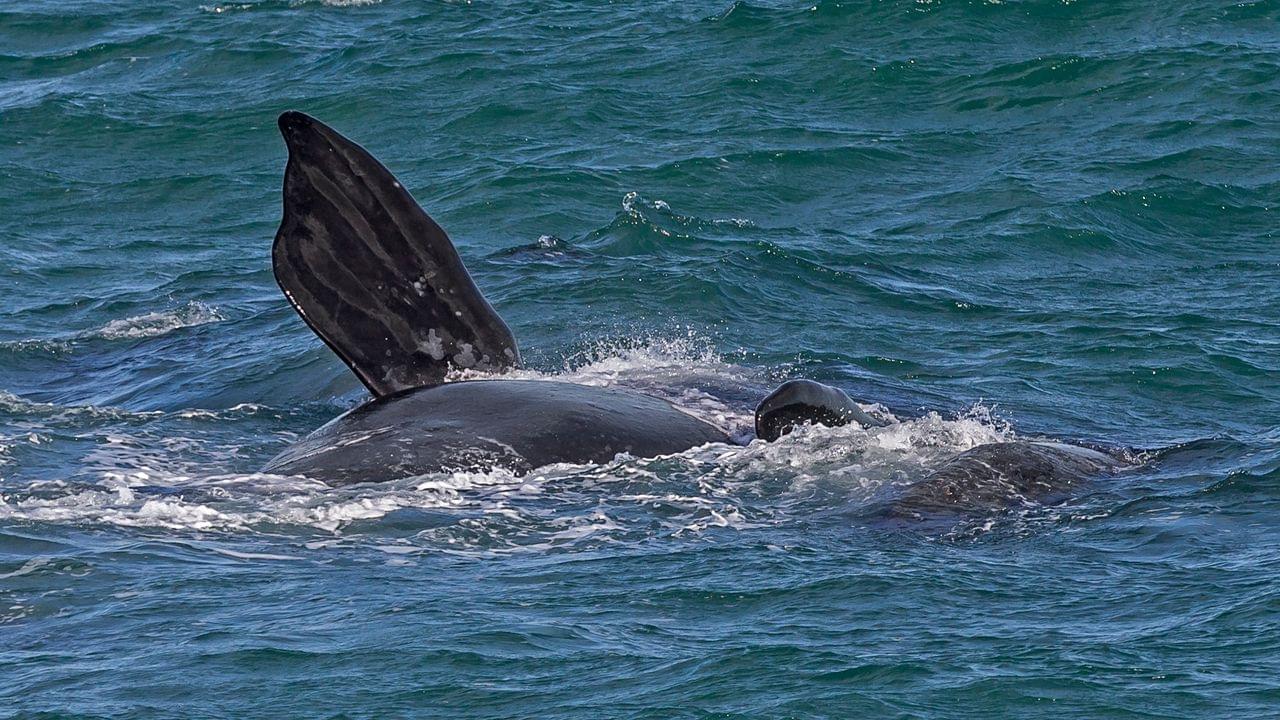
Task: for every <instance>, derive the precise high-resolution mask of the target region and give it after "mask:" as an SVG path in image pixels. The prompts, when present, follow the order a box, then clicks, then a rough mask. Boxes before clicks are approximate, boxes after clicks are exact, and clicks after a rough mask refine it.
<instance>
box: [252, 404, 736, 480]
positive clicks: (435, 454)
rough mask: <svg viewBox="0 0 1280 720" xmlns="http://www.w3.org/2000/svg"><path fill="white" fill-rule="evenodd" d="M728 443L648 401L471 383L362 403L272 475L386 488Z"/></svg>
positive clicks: (291, 453)
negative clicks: (462, 474)
mask: <svg viewBox="0 0 1280 720" xmlns="http://www.w3.org/2000/svg"><path fill="white" fill-rule="evenodd" d="M725 442H729V437H728V436H727V435H725V433H724V432H723V431H721V430H719V429H718V428H716V427H714V426H712V425H709V424H707V423H705V422H702V421H701V420H698V419H697V418H694V417H693V416H691V415H687V414H685V413H684V412H681V411H680V410H678V409H676V408H675V407H673V406H672V405H671V404H670V403H668V402H665V401H663V400H659V399H657V398H653V397H649V396H648V395H641V394H639V393H634V392H628V391H625V390H616V389H612V388H599V387H590V386H586V385H576V384H573V383H565V382H554V381H550V380H471V381H467V382H457V383H449V384H446V385H437V386H434V387H428V388H420V389H417V390H410V391H408V392H406V393H404V394H401V395H392V396H390V397H385V398H379V399H377V400H374V401H372V402H369V403H366V404H364V405H361V406H360V407H358V408H356V409H355V410H352V411H351V412H349V413H347V414H346V415H343V416H341V417H339V418H338V419H336V420H334V421H333V422H331V423H329V424H328V425H325V426H324V427H322V428H320V429H319V430H317V431H315V432H314V433H312V434H311V435H309V436H308V437H307V438H305V439H304V440H302V441H301V442H299V443H297V444H295V445H293V446H292V447H290V448H289V449H288V450H286V451H285V452H284V453H282V454H281V455H279V456H277V457H276V458H275V459H274V460H272V461H271V463H270V464H268V465H267V467H266V468H264V469H265V470H266V471H267V472H277V473H284V474H296V475H307V476H315V477H322V478H324V479H325V480H327V481H329V482H331V483H354V482H380V481H384V480H394V479H396V478H402V477H407V476H412V475H422V474H425V473H430V472H438V471H440V470H466V469H473V468H477V467H483V468H494V467H501V468H506V469H509V470H513V471H515V472H519V473H523V472H527V471H529V470H532V469H533V468H536V467H541V466H543V465H550V464H552V463H586V462H595V463H600V462H607V461H609V460H612V459H613V458H614V457H615V456H616V455H618V454H619V453H626V454H628V455H634V456H636V457H654V456H658V455H668V454H671V453H677V452H680V451H682V450H687V449H688V448H690V447H694V446H696V445H704V444H706V443H725Z"/></svg>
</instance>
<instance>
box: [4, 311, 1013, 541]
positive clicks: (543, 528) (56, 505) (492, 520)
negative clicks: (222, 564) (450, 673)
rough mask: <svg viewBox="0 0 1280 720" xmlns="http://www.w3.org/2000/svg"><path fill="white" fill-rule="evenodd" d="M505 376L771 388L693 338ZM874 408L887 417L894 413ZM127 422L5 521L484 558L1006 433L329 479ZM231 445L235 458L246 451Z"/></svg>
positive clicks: (748, 522)
mask: <svg viewBox="0 0 1280 720" xmlns="http://www.w3.org/2000/svg"><path fill="white" fill-rule="evenodd" d="M464 377H465V378H470V377H483V376H481V375H478V374H475V373H467V374H463V373H459V374H458V376H457V377H455V378H454V379H460V378H464ZM508 377H518V378H526V379H533V380H559V381H568V382H576V383H581V384H586V385H596V386H604V387H609V386H621V387H629V388H633V389H640V390H643V391H645V392H650V393H652V394H658V395H661V396H664V397H667V398H668V399H671V400H672V401H673V402H675V403H677V404H679V405H681V406H682V407H683V408H685V409H686V410H687V411H689V412H691V413H694V414H697V415H699V416H701V417H705V418H706V419H708V420H710V421H712V422H714V423H716V424H718V425H721V426H722V427H723V426H727V427H740V428H741V427H746V428H749V427H750V424H751V421H752V416H751V412H750V409H747V408H737V407H734V406H732V405H731V404H730V403H727V402H725V401H723V400H722V399H720V398H719V397H717V396H716V394H715V389H716V388H737V389H742V388H744V387H746V388H749V389H750V390H751V392H749V393H746V395H750V394H751V393H754V392H756V390H755V388H756V387H757V386H762V387H767V386H768V385H771V384H772V383H771V382H769V381H767V380H765V379H764V378H761V377H759V376H757V375H756V373H755V372H754V371H752V370H751V369H748V368H743V367H740V366H737V365H734V364H732V363H730V362H727V361H725V360H724V359H723V358H722V357H720V356H718V355H716V354H715V353H714V352H712V351H711V350H710V349H709V347H708V343H705V342H703V341H701V340H700V339H699V338H698V337H697V336H695V335H693V334H689V335H687V336H681V337H676V338H667V339H659V340H653V341H649V342H646V343H637V342H627V341H623V342H618V343H612V344H611V343H602V344H600V345H597V346H595V347H593V348H590V349H588V350H587V351H585V352H583V353H580V354H579V355H577V356H575V357H574V358H572V359H571V360H570V361H568V362H566V363H565V367H564V369H563V370H562V371H561V372H556V373H540V372H536V371H530V370H523V371H519V372H516V373H512V374H511V375H509V376H508ZM6 405H8V406H12V407H13V408H14V409H15V410H18V411H20V413H19V414H24V415H28V416H31V415H34V416H37V417H39V418H41V419H42V421H43V418H46V417H56V416H59V415H60V414H63V413H68V412H95V413H107V414H108V416H109V417H110V418H111V419H114V418H115V416H114V415H111V414H110V413H113V412H115V411H109V410H106V409H89V408H79V409H75V408H62V407H58V406H54V405H46V404H40V403H32V402H29V401H25V400H22V399H21V398H17V397H15V396H12V395H6V394H0V409H3V408H5V406H6ZM865 409H867V410H868V412H872V413H873V414H879V415H881V416H882V417H887V416H889V414H888V411H886V410H884V408H878V407H875V406H870V407H866V408H865ZM260 410H262V408H261V407H259V406H254V405H243V406H237V408H233V409H231V410H229V411H217V412H213V413H211V414H209V415H206V414H205V411H179V412H174V413H167V414H166V413H156V415H163V416H165V417H163V418H161V419H162V420H164V421H165V422H168V421H170V420H181V421H187V422H189V421H190V419H193V418H201V419H203V418H205V417H221V418H223V419H229V418H230V417H237V416H240V415H241V414H254V413H257V412H259V411H260ZM120 412H123V411H120ZM124 417H129V414H125V415H124ZM95 418H96V416H95ZM29 432H30V431H28V430H24V431H22V432H21V434H20V435H18V436H16V437H13V438H0V440H2V441H3V442H0V445H5V444H14V443H22V442H27V441H29V437H28V434H29ZM129 433H130V431H129V429H128V426H125V427H120V426H118V425H112V426H111V427H110V429H109V431H107V430H102V431H97V432H95V433H94V438H95V440H96V442H97V444H96V445H95V446H94V447H93V448H91V449H90V450H89V451H88V452H87V453H86V454H85V455H84V458H83V462H82V464H81V466H82V468H83V469H84V470H85V472H86V474H88V475H89V476H90V478H91V480H92V482H90V483H84V482H79V483H73V482H68V481H64V480H57V479H54V480H49V481H43V482H31V483H28V484H27V485H26V486H25V487H19V488H15V487H13V486H12V485H11V484H10V485H8V486H6V491H5V492H4V493H3V494H0V521H9V520H17V521H36V522H51V523H66V524H74V525H91V526H97V525H109V526H111V525H113V526H123V527H147V528H159V529H165V530H170V531H174V532H195V533H208V532H230V533H258V532H272V533H274V532H278V531H279V530H278V529H279V527H280V526H281V525H286V526H298V527H303V528H309V529H310V530H311V531H315V532H320V533H328V534H332V535H333V537H334V542H332V543H331V542H329V541H328V540H318V541H312V542H308V543H307V545H306V547H307V548H308V549H309V550H312V551H317V552H319V551H323V550H324V549H325V548H327V547H332V546H333V545H335V544H337V545H344V546H345V544H346V543H347V542H348V541H352V540H358V539H359V538H361V537H365V536H366V535H368V536H370V537H371V538H372V540H371V543H373V544H375V545H376V546H379V547H388V548H390V547H394V548H395V550H385V551H384V552H386V553H388V554H392V555H396V554H409V553H410V551H409V550H404V551H401V550H400V549H399V548H401V547H404V548H415V549H420V550H422V551H424V552H448V553H457V554H481V555H485V554H494V553H505V552H526V551H539V550H541V551H546V550H549V549H552V550H554V549H563V548H565V547H591V546H595V545H598V544H601V543H611V542H634V541H636V540H637V539H638V538H647V537H652V536H654V535H660V536H662V535H665V536H670V537H681V538H696V537H698V536H701V535H703V534H706V533H716V532H725V531H735V530H736V531H741V530H746V529H750V528H753V527H759V526H762V525H769V524H776V523H780V522H786V521H787V519H788V518H791V517H794V516H795V515H796V514H801V515H803V514H804V513H807V512H824V511H827V510H829V509H830V508H831V507H832V506H833V505H842V504H849V503H858V502H863V501H866V500H869V499H874V498H875V497H876V496H877V493H882V492H883V491H884V490H885V489H886V488H892V487H894V486H895V485H896V484H899V483H902V482H907V481H910V480H911V479H915V478H919V477H921V476H922V475H923V474H924V473H927V472H929V471H930V470H931V469H932V468H933V467H936V466H937V465H938V464H940V463H942V462H944V461H945V460H946V459H949V458H950V457H953V456H954V455H955V454H956V453H958V452H963V451H964V450H967V449H969V448H972V447H974V446H976V445H980V444H983V443H989V442H997V441H1001V440H1008V439H1011V438H1012V437H1013V434H1012V432H1011V431H1010V430H1009V428H1007V427H1005V426H1003V425H1002V424H1001V423H1000V422H999V421H998V419H997V418H994V417H992V413H991V412H990V410H989V409H988V408H986V407H984V406H975V408H973V409H971V410H970V411H969V412H967V413H965V414H963V415H962V416H961V417H959V418H944V417H942V416H940V415H938V414H936V413H935V414H929V415H926V416H924V417H921V418H918V419H913V420H907V421H904V422H899V423H894V424H891V425H889V426H886V427H872V428H862V427H858V426H856V425H850V426H845V427H840V428H826V427H807V426H806V427H801V428H798V429H797V430H796V431H794V432H792V433H790V434H789V435H787V436H785V437H784V438H782V439H781V440H779V441H777V442H773V443H766V442H763V441H754V442H751V443H750V444H747V445H745V446H731V445H720V444H713V445H704V446H702V447H698V448H693V449H690V450H688V451H685V452H683V453H679V454H676V455H671V456H667V457H661V458H649V459H637V458H631V457H627V456H619V457H617V458H616V459H614V460H613V461H611V462H609V463H605V464H602V465H593V464H586V465H556V466H549V467H545V468H540V469H538V470H537V471H536V472H534V473H531V474H529V475H526V476H523V477H517V476H515V475H513V474H512V473H511V472H509V471H506V470H492V471H488V472H448V473H433V474H430V475H423V476H420V477H414V478H405V479H403V480H399V481H395V482H391V483H384V484H379V485H363V486H351V487H341V488H335V487H330V486H328V485H325V484H323V483H320V482H317V481H313V480H308V479H305V478H299V477H283V476H274V475H265V474H258V473H253V474H232V475H212V474H210V473H209V471H208V470H205V469H202V468H201V467H200V465H199V458H207V457H209V456H210V454H211V453H212V452H214V451H213V450H210V449H209V448H207V447H204V445H203V444H202V443H203V442H204V441H201V440H199V439H193V438H186V437H180V436H171V437H167V438H164V439H163V440H160V441H156V440H154V439H150V438H146V437H135V436H133V435H131V434H129ZM38 437H39V436H38ZM225 452H226V453H227V454H228V456H230V457H234V456H235V455H236V454H237V452H238V450H237V449H226V450H225ZM0 455H3V450H0ZM405 510H418V511H429V512H427V513H426V514H424V515H421V516H419V515H415V514H414V513H409V514H407V515H405V516H404V517H405V518H406V520H405V521H404V522H405V523H407V525H405V524H404V523H399V522H398V523H385V524H380V523H379V522H378V521H379V520H381V519H383V518H386V517H388V516H389V515H392V514H395V513H398V512H400V511H405ZM424 518H425V519H424ZM415 523H418V524H416V525H415ZM402 526H407V527H410V528H411V530H410V533H411V534H410V535H409V536H408V537H387V536H386V535H385V534H380V533H385V532H388V531H392V532H400V531H399V530H394V528H399V527H402ZM382 527H385V528H388V529H391V530H380V528H382Z"/></svg>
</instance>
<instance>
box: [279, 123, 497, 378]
mask: <svg viewBox="0 0 1280 720" xmlns="http://www.w3.org/2000/svg"><path fill="white" fill-rule="evenodd" d="M279 126H280V134H281V135H282V136H283V137H284V140H285V144H286V145H287V146H288V149H289V160H288V164H287V165H286V166H285V172H284V215H283V218H282V219H281V221H280V229H279V230H278V231H277V232H276V238H275V243H274V245H273V246H272V253H271V256H272V266H273V269H274V271H275V277H276V282H278V283H279V285H280V289H281V290H283V291H284V294H285V296H286V297H287V298H288V299H289V302H290V303H292V304H293V307H294V309H296V310H297V311H298V314H299V315H301V316H302V318H303V320H305V321H306V323H307V325H308V326H310V327H311V329H312V330H313V331H314V332H315V333H316V335H318V336H319V337H320V338H321V339H322V340H324V342H325V343H326V344H327V345H328V346H329V347H330V348H332V349H333V350H334V352H336V353H337V354H338V356H339V357H341V358H342V360H343V361H344V362H346V363H347V365H348V366H350V368H351V370H352V371H353V372H354V373H355V374H356V376H357V377H359V378H360V380H361V382H363V383H364V384H365V386H367V387H368V388H369V390H370V391H371V392H373V394H374V395H376V396H378V397H382V396H385V395H390V394H393V393H397V392H401V391H404V390H408V389H411V388H416V387H424V386H429V385H435V384H439V383H441V382H443V381H444V379H445V376H446V375H447V374H448V373H449V371H450V370H451V369H453V368H477V369H489V370H501V369H505V368H510V367H515V366H518V365H519V352H518V350H517V348H516V342H515V338H514V337H513V336H512V334H511V331H510V329H508V327H507V325H506V323H504V322H503V321H502V318H501V317H499V316H498V314H497V312H495V311H494V309H493V307H491V306H490V305H489V303H488V302H487V301H486V300H485V299H484V296H483V295H481V293H480V290H479V289H478V288H477V287H476V285H475V283H474V282H473V281H472V279H471V276H470V275H469V274H468V273H467V270H466V268H465V267H464V266H463V264H462V260H461V258H459V257H458V253H457V250H455V249H454V247H453V243H452V242H451V241H450V240H449V236H448V235H447V234H445V232H444V230H443V229H442V228H441V227H440V226H439V225H437V224H436V222H435V221H434V220H432V219H431V217H430V216H428V215H427V213H426V212H424V211H423V210H422V208H421V207H420V206H419V205H418V203H417V202H416V201H415V200H414V199H413V196H412V195H410V194H409V191H408V190H406V189H405V188H404V186H403V185H402V184H401V183H400V182H399V181H398V180H397V179H396V178H395V176H394V175H392V174H391V172H390V171H389V170H387V168H386V167H384V166H383V165H382V163H380V162H378V160H377V159H376V158H374V157H373V155H371V154H370V153H369V152H368V151H367V150H365V149H364V148H362V147H360V146H359V145H357V144H356V143H354V142H352V141H351V140H349V139H347V138H346V137H344V136H343V135H342V134H341V133H339V132H338V131H336V130H334V129H333V128H331V127H329V126H328V125H325V124H324V123H322V122H320V121H319V120H316V119H315V118H313V117H311V116H309V115H306V114H305V113H301V112H296V111H289V112H285V113H283V114H281V115H280V118H279Z"/></svg>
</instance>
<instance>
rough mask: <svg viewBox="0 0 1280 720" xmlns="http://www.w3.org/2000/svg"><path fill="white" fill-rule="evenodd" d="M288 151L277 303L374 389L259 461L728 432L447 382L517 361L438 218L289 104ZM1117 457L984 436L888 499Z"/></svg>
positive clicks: (814, 403) (514, 449)
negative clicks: (284, 301) (282, 300)
mask: <svg viewBox="0 0 1280 720" xmlns="http://www.w3.org/2000/svg"><path fill="white" fill-rule="evenodd" d="M279 124H280V130H281V133H282V134H283V136H284V138H285V142H286V144H287V146H288V149H289V160H288V163H287V165H286V167H285V174H284V193H283V195H284V213H283V218H282V220H281V223H280V229H279V230H278V231H277V233H276V238H275V243H274V244H273V246H272V267H273V270H274V272H275V277H276V281H277V282H278V283H279V285H280V288H281V290H282V291H283V292H284V294H285V297H286V298H288V300H289V302H290V303H291V304H292V305H293V307H294V309H295V310H296V311H297V312H298V314H299V315H300V316H301V317H302V319H303V320H304V321H305V322H306V323H307V325H308V326H309V327H310V328H311V329H312V330H313V331H314V332H315V333H316V335H317V336H319V337H320V339H321V340H323V341H324V342H325V344H327V345H328V346H329V347H330V349H332V350H333V351H334V352H335V353H336V354H337V355H338V357H339V358H341V359H342V361H343V362H345V363H346V364H347V366H348V367H350V368H351V370H352V372H353V373H355V375H356V377H358V378H359V379H360V381H361V382H362V383H364V385H365V386H366V387H367V388H368V389H369V391H370V392H371V393H372V394H373V396H374V399H373V400H371V401H369V402H367V403H365V404H364V405H361V406H360V407H357V408H355V409H354V410H352V411H350V412H348V413H346V414H344V415H342V416H339V417H338V418H336V419H334V420H333V421H331V422H330V423H328V424H327V425H325V426H323V427H321V428H320V429H319V430H316V431H315V432H313V433H312V434H311V435H309V436H307V437H306V438H304V439H303V440H301V441H299V442H298V443H296V444H295V445H293V446H291V447H289V448H287V449H286V450H284V452H282V453H280V454H279V455H278V456H276V457H275V458H274V459H272V460H271V461H270V462H268V463H267V465H266V466H265V467H264V470H265V471H267V472H271V473H277V474H284V475H305V476H307V477H311V478H313V479H317V480H321V481H324V482H327V483H330V484H349V483H361V482H382V481H387V480H394V479H397V478H403V477H408V476H415V475H422V474H427V473H433V472H440V471H455V470H477V469H491V468H495V467H501V468H507V469H509V470H511V471H514V472H518V473H521V472H527V471H529V470H531V469H533V468H536V467H540V466H544V465H548V464H552V463H599V462H604V461H608V460H611V459H613V458H614V457H616V456H617V455H619V454H626V455H630V456H634V457H655V456H658V455H666V454H671V453H678V452H681V451H684V450H687V449H689V448H692V447H697V446H699V445H704V444H707V443H727V442H730V438H729V436H728V435H727V434H726V433H725V431H724V430H722V429H720V428H717V427H715V426H713V425H711V424H709V423H706V422H704V421H702V420H700V419H698V418H695V417H694V416H692V415H690V414H688V413H685V412H684V411H682V410H680V409H679V408H677V407H675V406H673V405H672V404H670V403H668V402H666V401H665V400H661V399H658V398H654V397H649V396H647V395H643V394H640V393H635V392H631V391H627V390H620V389H615V388H601V387H592V386H584V385H576V384H572V383H566V382H555V381H548V380H515V379H504V378H501V377H497V378H494V379H487V380H469V381H464V382H447V380H448V378H449V377H450V374H451V373H454V372H456V371H458V370H478V371H486V372H490V373H501V372H502V371H504V370H510V369H514V368H518V367H519V366H520V353H519V350H518V348H517V345H516V341H515V338H514V336H513V335H512V334H511V331H510V329H508V327H507V325H506V324H505V323H504V322H503V321H502V318H501V317H499V316H498V314H497V312H495V311H494V309H493V308H492V307H491V306H490V305H489V303H488V302H487V301H486V300H485V298H484V296H483V295H481V293H480V291H479V289H478V288H477V287H476V285H475V283H474V282H473V281H472V280H471V277H470V275H468V273H467V271H466V268H465V267H464V266H463V264H462V260H461V258H459V257H458V253H457V251H456V250H455V249H454V246H453V243H452V242H451V241H450V240H449V237H448V236H447V235H446V234H445V232H444V230H443V229H441V228H440V226H439V225H437V224H436V223H435V221H433V220H432V219H431V218H430V217H429V216H428V215H427V214H426V213H425V212H424V211H423V210H422V208H421V207H419V205H418V204H417V202H416V201H414V199H413V197H412V196H411V195H410V194H409V192H408V191H407V190H405V188H404V187H403V185H401V184H400V182H399V181H397V180H396V179H395V177H394V176H393V175H392V174H391V172H390V171H389V170H387V169H386V168H385V167H384V166H383V165H382V164H381V163H380V162H378V160H377V159H375V158H374V157H373V156H372V155H371V154H369V153H368V152H367V151H366V150H365V149H364V148H362V147H360V146H359V145H357V144H356V143H354V142H352V141H351V140H349V139H347V138H346V137H343V136H342V135H341V134H339V133H338V132H337V131H335V130H333V129H332V128H330V127H328V126H327V125H325V124H323V123H321V122H319V121H318V120H315V119H314V118H311V117H309V116H307V115H304V114H302V113H298V112H286V113H284V114H283V115H281V116H280V121H279ZM803 423H814V424H821V425H829V426H838V425H845V424H848V423H857V424H859V425H862V426H870V425H878V424H883V422H882V421H880V420H877V419H876V418H874V417H872V416H870V415H868V414H867V413H866V412H864V411H863V410H862V408H861V407H860V406H859V405H858V404H857V403H856V402H854V401H853V399H852V398H850V397H849V396H848V395H846V394H845V393H844V392H843V391H841V390H839V389H836V388H833V387H830V386H827V385H823V384H821V383H817V382H813V381H811V380H793V381H789V382H787V383H784V384H783V385H782V386H780V387H779V388H778V389H777V390H775V391H774V392H773V393H771V394H770V395H769V396H768V397H766V398H765V399H764V400H763V401H762V402H761V403H760V405H759V407H758V408H757V411H756V422H755V427H756V433H757V436H758V437H759V438H761V439H763V440H767V441H773V440H777V439H778V438H780V437H782V436H783V435H785V434H787V433H788V432H789V431H790V430H791V429H793V428H794V427H796V426H797V425H799V424H803ZM1120 465H1121V463H1120V461H1118V460H1116V459H1115V458H1113V457H1111V456H1109V455H1106V454H1104V453H1100V452H1095V451H1092V450H1086V449H1084V448H1079V447H1076V446H1070V445H1062V444H1060V443H1032V442H1007V443H994V444H990V445H984V446H980V447H978V448H974V449H973V450H970V451H969V452H966V453H962V454H961V455H959V456H957V457H956V458H955V459H953V460H952V461H951V462H949V463H947V464H945V465H944V466H942V467H941V468H939V469H938V470H937V471H935V472H934V473H933V474H931V475H930V476H928V477H926V478H925V479H924V480H922V481H921V482H919V483H918V484H916V485H914V486H911V487H910V488H908V490H907V491H906V492H905V493H904V494H903V496H902V497H901V498H899V500H898V501H897V502H896V503H895V504H894V505H893V508H892V509H891V514H892V515H895V516H900V517H914V516H919V515H921V514H927V513H929V512H932V511H934V510H936V509H938V508H957V507H961V508H962V507H965V506H966V505H968V506H974V507H976V506H997V505H1001V504H1005V505H1007V504H1010V503H1013V502H1017V501H1021V500H1034V499H1037V498H1053V497H1058V496H1060V495H1062V494H1063V493H1065V492H1068V491H1070V490H1071V489H1072V488H1074V487H1076V486H1077V485H1078V484H1079V483H1081V482H1084V481H1087V480H1088V479H1089V478H1091V477H1096V476H1098V475H1102V474H1106V473H1109V472H1112V471H1114V470H1115V469H1116V468H1118V467H1119V466H1120Z"/></svg>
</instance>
